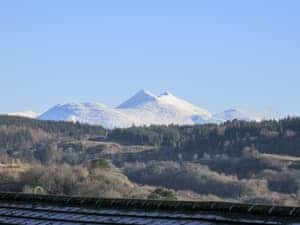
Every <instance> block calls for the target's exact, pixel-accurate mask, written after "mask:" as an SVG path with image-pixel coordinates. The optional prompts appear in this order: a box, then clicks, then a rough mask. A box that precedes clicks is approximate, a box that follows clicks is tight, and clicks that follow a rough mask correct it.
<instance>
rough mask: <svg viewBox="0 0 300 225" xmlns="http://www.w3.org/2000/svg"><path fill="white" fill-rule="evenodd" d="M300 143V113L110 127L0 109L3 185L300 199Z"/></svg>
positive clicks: (287, 201)
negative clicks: (17, 114)
mask: <svg viewBox="0 0 300 225" xmlns="http://www.w3.org/2000/svg"><path fill="white" fill-rule="evenodd" d="M299 149H300V119H299V118H287V119H284V120H280V121H263V122H245V121H236V120H235V121H232V122H226V123H223V124H220V125H216V124H207V125H194V126H175V125H170V126H150V127H131V128H127V129H114V130H107V129H105V128H102V127H99V126H91V125H84V124H78V123H68V122H53V121H40V120H33V119H26V118H22V117H11V116H0V163H1V168H0V176H1V181H0V189H1V191H24V192H35V190H40V188H42V189H41V190H42V191H43V192H44V193H50V194H70V195H89V196H98V197H100V196H106V197H107V196H109V197H114V196H115V197H136V198H153V197H154V198H167V199H174V198H175V199H186V200H188V199H190V200H191V199H194V200H196V199H198V200H199V199H200V200H201V199H203V200H204V199H205V200H230V201H237V202H252V203H253V202H259V203H266V204H284V205H299V204H300V196H299V193H300V180H299V178H300V163H299V157H300V152H299ZM121 187H122V188H121ZM36 188H38V189H36ZM161 188H163V189H161Z"/></svg>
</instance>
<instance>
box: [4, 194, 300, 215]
mask: <svg viewBox="0 0 300 225" xmlns="http://www.w3.org/2000/svg"><path fill="white" fill-rule="evenodd" d="M0 201H9V202H26V203H28V202H30V203H34V204H52V205H63V206H78V207H88V208H120V209H138V210H149V211H155V210H171V211H184V212H195V211H210V212H222V213H238V214H243V215H245V214H246V215H253V216H272V217H291V218H295V217H300V207H286V206H276V205H274V206H270V205H258V204H240V203H230V202H205V201H160V200H142V199H108V198H90V197H76V196H74V197H71V196H61V195H36V194H24V193H10V192H8V193H0Z"/></svg>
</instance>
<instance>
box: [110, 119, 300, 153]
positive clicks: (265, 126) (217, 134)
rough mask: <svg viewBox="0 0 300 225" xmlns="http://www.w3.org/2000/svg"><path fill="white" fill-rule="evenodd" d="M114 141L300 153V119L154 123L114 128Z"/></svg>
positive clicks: (213, 150)
mask: <svg viewBox="0 0 300 225" xmlns="http://www.w3.org/2000/svg"><path fill="white" fill-rule="evenodd" d="M108 138H109V139H110V140H113V141H118V142H123V143H130V144H137V145H154V146H164V147H174V148H175V149H176V150H179V151H181V152H182V153H183V154H189V155H194V154H198V155H203V154H205V153H209V154H227V155H228V156H240V155H241V154H242V150H243V149H244V148H245V147H249V146H250V147H254V148H256V149H257V150H258V151H260V152H263V153H272V154H282V155H292V156H300V150H299V149H300V118H286V119H282V120H280V121H276V120H269V121H262V122H246V121H237V120H234V121H231V122H226V123H224V124H221V125H216V124H207V125H194V126H176V125H170V126H150V127H131V128H127V129H115V130H112V131H111V132H110V133H109V135H108Z"/></svg>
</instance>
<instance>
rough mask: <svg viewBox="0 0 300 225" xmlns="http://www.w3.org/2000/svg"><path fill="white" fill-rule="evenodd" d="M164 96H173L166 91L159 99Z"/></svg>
mask: <svg viewBox="0 0 300 225" xmlns="http://www.w3.org/2000/svg"><path fill="white" fill-rule="evenodd" d="M162 96H173V95H172V94H171V93H170V92H169V91H164V92H163V93H162V94H161V95H160V96H159V97H162Z"/></svg>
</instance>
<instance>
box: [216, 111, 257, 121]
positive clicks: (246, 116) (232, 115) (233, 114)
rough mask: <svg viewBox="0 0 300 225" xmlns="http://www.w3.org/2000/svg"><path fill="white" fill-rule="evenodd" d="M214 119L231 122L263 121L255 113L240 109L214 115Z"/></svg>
mask: <svg viewBox="0 0 300 225" xmlns="http://www.w3.org/2000/svg"><path fill="white" fill-rule="evenodd" d="M213 117H214V118H216V119H218V120H223V121H231V120H234V119H237V120H245V121H260V120H262V119H263V118H262V117H260V116H259V115H257V114H255V113H249V112H246V111H243V110H240V109H228V110H225V111H224V112H221V113H217V114H214V116H213Z"/></svg>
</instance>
